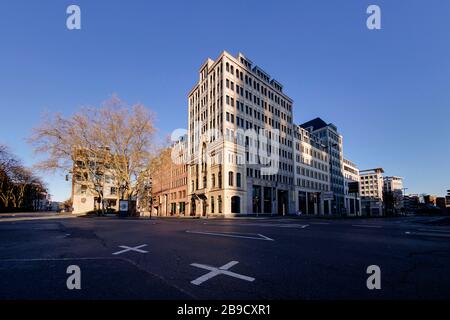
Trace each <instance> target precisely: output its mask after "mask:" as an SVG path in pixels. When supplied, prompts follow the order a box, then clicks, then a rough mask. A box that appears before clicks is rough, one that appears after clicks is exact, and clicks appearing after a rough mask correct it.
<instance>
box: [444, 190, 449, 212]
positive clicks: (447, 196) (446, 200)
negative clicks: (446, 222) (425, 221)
mask: <svg viewBox="0 0 450 320" xmlns="http://www.w3.org/2000/svg"><path fill="white" fill-rule="evenodd" d="M445 206H446V207H447V208H450V190H447V195H446V196H445Z"/></svg>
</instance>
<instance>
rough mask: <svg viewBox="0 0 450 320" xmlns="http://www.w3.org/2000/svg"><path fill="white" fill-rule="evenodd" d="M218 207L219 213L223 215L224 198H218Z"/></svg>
mask: <svg viewBox="0 0 450 320" xmlns="http://www.w3.org/2000/svg"><path fill="white" fill-rule="evenodd" d="M217 206H218V207H219V213H222V196H217Z"/></svg>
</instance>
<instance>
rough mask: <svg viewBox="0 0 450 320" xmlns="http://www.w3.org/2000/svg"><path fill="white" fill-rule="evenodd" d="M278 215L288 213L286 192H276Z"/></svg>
mask: <svg viewBox="0 0 450 320" xmlns="http://www.w3.org/2000/svg"><path fill="white" fill-rule="evenodd" d="M277 195H278V214H279V215H282V216H284V215H286V214H287V213H288V212H289V207H288V192H287V191H286V190H278V193H277Z"/></svg>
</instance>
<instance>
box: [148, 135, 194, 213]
mask: <svg viewBox="0 0 450 320" xmlns="http://www.w3.org/2000/svg"><path fill="white" fill-rule="evenodd" d="M186 138H187V137H186V136H183V137H182V138H181V139H180V140H179V141H178V142H176V143H175V144H174V145H173V146H172V147H171V148H167V149H166V150H164V151H163V152H162V154H161V159H160V162H159V167H157V168H154V169H153V171H154V175H153V176H152V191H151V195H152V215H155V216H180V215H181V216H184V215H189V214H190V211H189V200H188V196H187V176H188V175H187V170H188V165H187V158H186V150H187V148H186V143H187V141H186Z"/></svg>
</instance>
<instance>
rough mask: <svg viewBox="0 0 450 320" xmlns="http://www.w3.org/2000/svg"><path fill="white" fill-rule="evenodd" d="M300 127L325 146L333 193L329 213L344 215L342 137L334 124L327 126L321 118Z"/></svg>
mask: <svg viewBox="0 0 450 320" xmlns="http://www.w3.org/2000/svg"><path fill="white" fill-rule="evenodd" d="M300 126H301V127H302V128H305V129H306V130H308V131H310V132H311V133H313V134H315V135H316V136H318V137H319V138H320V139H321V140H322V141H323V143H324V144H325V145H326V147H327V151H328V155H329V157H328V159H329V172H330V191H331V192H332V193H333V194H332V201H331V213H332V214H344V213H345V212H346V209H345V179H344V156H343V138H342V135H341V134H340V133H339V132H338V130H337V127H336V126H335V125H334V124H332V123H328V124H327V123H326V122H325V121H323V120H322V119H321V118H315V119H313V120H310V121H308V122H305V123H303V124H301V125H300Z"/></svg>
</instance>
